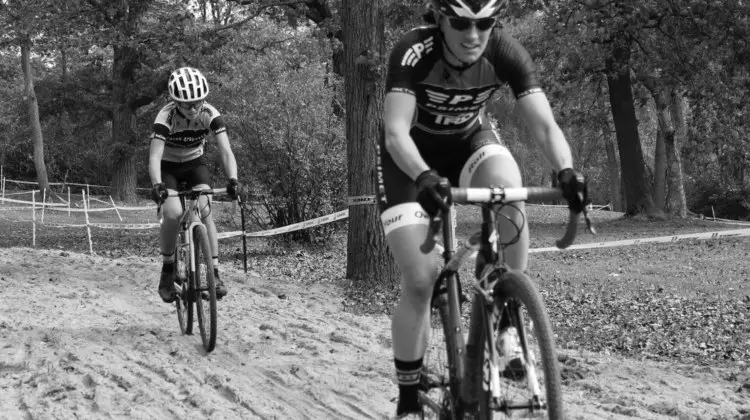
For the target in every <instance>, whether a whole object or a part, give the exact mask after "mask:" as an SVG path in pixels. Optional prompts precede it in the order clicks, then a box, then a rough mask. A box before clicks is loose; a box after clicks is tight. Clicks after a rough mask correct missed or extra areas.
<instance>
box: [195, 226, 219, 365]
mask: <svg viewBox="0 0 750 420" xmlns="http://www.w3.org/2000/svg"><path fill="white" fill-rule="evenodd" d="M193 240H194V243H195V247H194V249H195V276H194V278H195V290H196V292H197V293H196V294H195V306H196V308H197V309H198V326H199V327H200V331H201V339H202V340H203V348H204V349H205V350H206V351H207V352H210V351H212V350H213V349H214V347H216V285H215V284H214V266H213V262H212V261H211V246H210V243H209V240H208V234H207V233H206V227H205V226H203V225H196V226H195V227H194V228H193Z"/></svg>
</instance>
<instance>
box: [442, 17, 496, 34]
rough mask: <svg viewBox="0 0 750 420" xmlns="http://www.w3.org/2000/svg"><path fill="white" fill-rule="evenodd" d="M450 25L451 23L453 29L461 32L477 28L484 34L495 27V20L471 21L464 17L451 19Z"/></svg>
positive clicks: (489, 18)
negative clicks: (472, 27)
mask: <svg viewBox="0 0 750 420" xmlns="http://www.w3.org/2000/svg"><path fill="white" fill-rule="evenodd" d="M448 23H450V25H451V28H453V29H455V30H457V31H460V32H463V31H465V30H467V29H469V28H471V25H474V26H476V27H477V30H479V31H482V32H483V31H487V30H489V29H490V28H492V26H494V25H495V18H491V17H488V18H482V19H469V18H463V17H449V18H448Z"/></svg>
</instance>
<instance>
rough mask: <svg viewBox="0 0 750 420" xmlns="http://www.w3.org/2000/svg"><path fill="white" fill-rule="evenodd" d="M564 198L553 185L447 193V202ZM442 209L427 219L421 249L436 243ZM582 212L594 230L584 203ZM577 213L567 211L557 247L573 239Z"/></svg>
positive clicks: (429, 248) (493, 201) (461, 189)
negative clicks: (564, 225) (428, 222)
mask: <svg viewBox="0 0 750 420" xmlns="http://www.w3.org/2000/svg"><path fill="white" fill-rule="evenodd" d="M562 198H563V194H562V190H561V189H560V188H555V187H517V188H503V187H490V188H451V191H450V195H449V197H448V203H450V204H506V203H512V202H517V201H552V200H560V199H562ZM444 212H445V209H444V210H441V211H440V212H439V213H438V215H437V216H435V217H434V218H432V220H430V226H429V230H428V232H427V238H425V241H424V243H422V245H421V246H420V250H421V251H422V252H423V253H425V254H427V253H429V252H430V251H432V249H433V248H434V247H435V244H436V243H437V241H438V239H439V236H440V234H439V230H440V225H441V224H442V215H443V213H444ZM582 213H583V216H584V218H585V220H586V227H587V229H588V231H589V232H591V233H592V234H594V235H595V234H596V231H595V230H594V228H593V226H592V225H591V220H590V219H589V217H588V211H587V209H586V208H585V207H584V209H583V212H582ZM579 215H580V214H579V213H575V212H573V211H571V212H570V215H569V217H568V223H567V225H566V227H565V234H564V235H563V236H562V238H560V239H558V240H557V241H555V245H556V246H557V247H558V248H560V249H565V248H567V247H569V246H570V245H571V244H572V243H573V241H574V240H575V237H576V233H577V232H578V217H579Z"/></svg>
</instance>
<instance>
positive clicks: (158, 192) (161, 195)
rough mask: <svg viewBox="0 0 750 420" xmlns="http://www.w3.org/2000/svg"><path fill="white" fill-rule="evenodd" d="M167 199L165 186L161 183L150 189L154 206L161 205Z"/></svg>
mask: <svg viewBox="0 0 750 420" xmlns="http://www.w3.org/2000/svg"><path fill="white" fill-rule="evenodd" d="M167 197H169V191H167V186H166V185H165V184H164V183H163V182H159V183H156V184H154V187H153V188H152V189H151V199H152V200H154V202H155V203H156V204H161V203H163V202H164V200H166V199H167Z"/></svg>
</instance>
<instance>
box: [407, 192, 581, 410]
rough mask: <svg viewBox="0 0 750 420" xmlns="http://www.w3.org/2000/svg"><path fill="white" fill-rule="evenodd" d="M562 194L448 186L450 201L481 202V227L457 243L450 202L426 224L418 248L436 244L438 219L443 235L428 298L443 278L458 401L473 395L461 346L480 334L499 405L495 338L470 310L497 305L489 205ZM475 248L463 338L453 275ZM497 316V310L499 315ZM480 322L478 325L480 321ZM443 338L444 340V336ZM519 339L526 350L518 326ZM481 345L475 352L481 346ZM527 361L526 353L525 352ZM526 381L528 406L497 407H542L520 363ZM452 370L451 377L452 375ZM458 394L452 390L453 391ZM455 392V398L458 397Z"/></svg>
mask: <svg viewBox="0 0 750 420" xmlns="http://www.w3.org/2000/svg"><path fill="white" fill-rule="evenodd" d="M560 198H562V192H561V190H559V189H558V188H541V187H531V188H508V189H505V188H476V189H474V188H467V189H460V188H453V189H451V201H452V202H453V203H473V204H481V205H482V226H481V230H480V231H479V232H476V233H474V234H473V235H471V236H470V237H469V240H468V241H466V242H464V243H463V244H461V245H460V246H458V245H457V243H456V238H455V234H454V232H455V224H456V221H455V207H454V206H451V207H450V217H446V218H444V219H445V220H443V217H442V216H438V217H436V218H434V219H433V220H432V221H431V223H430V228H429V235H428V238H427V239H426V241H425V243H424V244H423V245H422V247H421V250H422V252H425V253H426V252H429V251H430V250H431V249H432V248H433V247H434V245H435V243H436V237H437V236H438V235H437V230H438V227H439V224H441V223H442V238H443V244H444V250H443V253H442V256H443V260H444V262H445V265H444V267H443V269H442V270H441V271H440V274H439V275H438V279H437V281H436V283H435V289H434V292H433V299H435V298H436V297H437V298H438V299H441V298H440V295H439V291H438V290H439V288H440V287H442V283H443V282H445V287H446V289H447V299H446V300H438V304H439V305H448V313H449V314H450V315H449V317H448V319H449V320H450V322H451V324H452V325H450V331H451V334H452V335H454V337H453V340H454V341H453V342H454V343H457V344H458V345H457V347H458V348H457V349H456V354H455V355H454V357H452V358H450V360H452V361H453V363H452V366H449V370H450V372H451V376H452V377H455V378H459V379H460V380H461V381H462V383H461V389H460V390H458V392H457V393H454V392H452V394H453V395H452V398H453V400H454V401H457V400H460V401H462V402H470V401H473V399H474V396H475V395H476V392H475V391H476V390H475V381H472V380H471V379H472V378H469V377H468V376H467V375H466V373H467V371H474V369H473V368H474V366H473V365H472V364H471V361H470V360H469V356H470V355H469V354H468V353H467V351H466V348H467V345H468V346H476V345H484V342H482V340H481V337H482V334H484V337H487V340H488V345H487V348H488V349H489V352H490V357H489V358H488V360H489V361H490V362H489V366H486V367H485V369H489V374H490V375H489V376H490V384H489V385H490V390H491V393H492V401H493V405H494V408H498V404H497V402H498V401H500V397H501V396H500V370H499V368H498V366H497V365H496V361H497V360H498V355H497V352H498V351H497V348H496V339H495V336H494V334H493V325H492V316H482V315H481V314H479V313H476V312H475V311H485V314H486V313H487V311H494V308H496V306H495V304H494V302H495V296H494V285H495V284H496V282H497V281H499V280H500V279H499V277H495V278H491V274H493V273H496V272H497V271H496V270H495V269H496V268H505V267H504V265H502V266H501V265H500V264H501V263H503V258H502V250H501V249H499V246H498V242H499V237H498V233H497V229H496V224H495V221H496V220H495V219H496V218H495V212H494V209H493V206H494V205H502V204H508V203H510V202H517V201H526V200H529V201H532V200H534V201H536V200H539V201H543V200H557V199H560ZM584 217H585V220H586V224H587V227H588V228H589V230H590V231H591V232H592V233H593V232H594V230H593V228H592V227H591V222H590V220H589V219H588V217H587V215H586V212H585V211H584ZM577 220H578V215H577V214H572V213H571V215H570V218H569V220H568V226H567V229H566V233H565V235H564V237H563V238H561V239H560V240H558V241H557V245H558V247H560V248H565V247H567V246H569V245H570V244H571V243H572V242H573V239H574V237H575V234H576V226H577ZM475 251H476V252H478V256H477V257H478V258H480V257H481V258H482V259H483V261H484V265H483V267H482V272H481V275H480V274H479V273H477V274H478V278H477V279H476V281H475V282H474V285H473V289H474V293H475V295H476V296H477V297H479V299H478V300H475V301H474V304H473V307H472V312H471V323H470V326H469V334H468V339H467V340H466V342H464V339H463V331H464V328H463V325H462V324H461V306H460V302H461V301H460V297H461V286H460V282H459V278H458V270H459V268H460V267H461V265H462V264H463V263H464V262H465V261H466V259H468V258H469V256H470V255H472V254H473V253H474V252H475ZM513 306H514V307H512V308H510V315H511V316H515V317H518V316H519V308H518V307H517V306H515V305H513ZM498 316H499V315H498ZM480 320H481V321H482V322H481V325H479V324H480V322H478V321H480ZM446 339H448V338H447V337H446ZM519 340H521V341H522V343H523V346H522V347H523V348H524V349H525V351H527V352H528V346H527V342H526V336H525V333H524V331H523V330H522V329H521V331H519ZM484 350H485V349H481V350H480V351H484ZM525 356H526V357H527V360H528V358H529V354H528V353H527V354H525ZM525 371H526V378H527V381H526V382H527V386H528V388H529V390H530V392H531V393H532V395H533V396H534V398H533V401H531V402H530V403H529V406H524V407H499V408H500V409H501V410H504V411H506V410H510V409H515V408H527V409H531V410H534V409H542V408H544V407H543V405H542V404H541V402H540V398H539V397H540V396H541V395H542V391H541V388H540V386H539V381H538V380H537V377H536V371H535V370H534V369H531V368H529V367H528V366H527V365H525ZM454 375H455V376H454ZM456 394H457V395H456ZM457 397H458V398H457ZM423 400H424V402H425V403H427V404H428V405H430V406H431V408H432V409H433V410H435V411H436V412H439V411H440V407H437V406H436V404H435V403H434V402H433V401H431V400H429V399H427V398H424V399H423Z"/></svg>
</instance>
